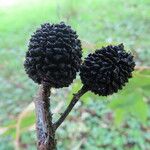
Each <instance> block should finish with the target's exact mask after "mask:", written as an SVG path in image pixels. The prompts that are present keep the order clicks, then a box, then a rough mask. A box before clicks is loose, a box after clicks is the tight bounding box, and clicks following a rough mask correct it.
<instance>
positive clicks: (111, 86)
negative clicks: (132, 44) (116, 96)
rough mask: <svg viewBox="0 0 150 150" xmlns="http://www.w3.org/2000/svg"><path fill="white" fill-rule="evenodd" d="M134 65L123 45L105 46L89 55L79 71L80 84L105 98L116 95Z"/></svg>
mask: <svg viewBox="0 0 150 150" xmlns="http://www.w3.org/2000/svg"><path fill="white" fill-rule="evenodd" d="M134 67H135V63H134V61H133V56H132V55H131V54H130V53H127V52H126V51H125V50H124V46H123V44H120V45H118V46H112V45H110V46H107V47H103V48H102V49H99V50H96V51H95V53H93V54H89V55H88V57H87V58H86V59H85V60H84V62H83V64H82V65H81V69H80V76H81V80H82V83H83V84H84V85H85V86H86V87H87V88H88V89H89V90H90V91H92V92H94V93H95V94H98V95H102V96H107V95H110V94H113V93H116V92H117V91H118V90H119V89H122V87H123V86H124V85H125V83H126V82H128V79H129V78H131V77H132V71H133V70H134Z"/></svg>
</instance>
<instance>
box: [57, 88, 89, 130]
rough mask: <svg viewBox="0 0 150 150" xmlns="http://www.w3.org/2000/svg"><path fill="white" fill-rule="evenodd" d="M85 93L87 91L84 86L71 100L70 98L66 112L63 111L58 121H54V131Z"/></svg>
mask: <svg viewBox="0 0 150 150" xmlns="http://www.w3.org/2000/svg"><path fill="white" fill-rule="evenodd" d="M87 91H88V89H87V88H86V87H85V86H83V87H82V88H81V89H80V90H79V91H78V92H77V93H76V94H74V95H73V98H72V100H71V102H70V104H69V105H68V107H67V108H66V110H65V111H64V113H63V114H62V115H61V116H60V118H59V119H58V121H56V122H55V123H54V129H55V130H56V129H57V128H58V127H59V126H60V125H61V124H62V123H63V121H64V120H65V119H66V117H67V116H68V115H69V113H70V111H71V110H72V109H73V107H74V105H75V104H76V103H77V102H78V100H79V98H80V97H81V96H82V95H84V94H85V93H86V92H87Z"/></svg>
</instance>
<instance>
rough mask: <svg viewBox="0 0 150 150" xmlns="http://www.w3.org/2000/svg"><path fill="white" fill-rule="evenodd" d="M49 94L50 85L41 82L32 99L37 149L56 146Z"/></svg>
mask: <svg viewBox="0 0 150 150" xmlns="http://www.w3.org/2000/svg"><path fill="white" fill-rule="evenodd" d="M49 96H50V87H49V86H47V85H44V84H43V85H41V86H40V88H39V91H38V93H37V95H36V97H35V100H34V103H35V111H36V118H37V119H36V131H37V138H38V139H37V140H38V142H37V148H38V150H55V146H56V142H55V133H54V130H53V125H52V114H51V111H50V99H49Z"/></svg>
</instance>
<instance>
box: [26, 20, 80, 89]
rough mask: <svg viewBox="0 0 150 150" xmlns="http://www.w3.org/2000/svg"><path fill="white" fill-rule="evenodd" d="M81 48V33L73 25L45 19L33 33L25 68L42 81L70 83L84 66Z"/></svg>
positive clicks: (38, 81)
mask: <svg viewBox="0 0 150 150" xmlns="http://www.w3.org/2000/svg"><path fill="white" fill-rule="evenodd" d="M81 50H82V49H81V42H80V40H79V39H78V35H77V34H76V32H75V31H73V30H72V29H71V27H70V26H68V25H65V23H63V22H61V23H60V24H49V23H45V24H43V25H41V28H39V29H37V30H36V32H35V33H34V34H33V35H32V36H31V39H30V42H29V48H28V51H27V53H26V59H25V62H24V67H25V71H26V73H27V74H28V76H29V77H30V78H31V79H33V81H35V82H36V83H38V84H41V83H42V82H47V83H48V84H50V85H51V86H52V87H55V88H62V87H67V86H69V85H70V84H71V83H72V81H73V79H75V78H76V73H77V71H78V70H79V68H80V64H81V57H82V51H81Z"/></svg>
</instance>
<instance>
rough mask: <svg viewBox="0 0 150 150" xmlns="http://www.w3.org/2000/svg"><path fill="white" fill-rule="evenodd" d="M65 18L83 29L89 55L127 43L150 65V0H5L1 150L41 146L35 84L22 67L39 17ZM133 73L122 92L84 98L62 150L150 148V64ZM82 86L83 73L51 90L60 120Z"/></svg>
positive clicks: (61, 136)
mask: <svg viewBox="0 0 150 150" xmlns="http://www.w3.org/2000/svg"><path fill="white" fill-rule="evenodd" d="M62 20H63V21H65V22H66V23H68V24H70V25H71V26H72V28H73V29H75V30H77V33H78V34H79V37H80V39H81V40H82V45H83V55H84V57H85V56H87V54H88V53H90V52H92V51H94V50H95V49H96V48H100V47H102V46H105V45H107V44H119V43H122V42H123V43H124V45H125V48H126V49H127V50H129V51H132V53H133V54H134V56H135V61H136V65H137V66H149V65H150V59H149V57H150V50H149V48H150V42H149V41H150V36H149V35H150V1H149V0H130V1H126V0H82V1H81V0H26V1H23V0H7V1H5V0H0V150H13V149H16V150H17V149H21V150H35V149H36V146H35V145H36V144H35V143H36V134H35V128H34V123H35V116H34V105H33V103H32V100H33V96H34V95H35V92H36V90H37V85H35V84H34V83H33V82H32V81H31V80H30V79H28V77H27V75H26V74H25V72H24V68H23V61H24V56H25V51H27V43H28V40H29V38H30V35H31V34H32V32H33V31H35V29H36V28H37V27H39V25H40V24H41V23H44V22H50V23H55V22H60V21H62ZM147 68H148V67H147ZM133 77H134V78H132V79H130V82H129V84H128V85H127V86H126V87H125V88H124V90H123V91H120V92H119V93H118V94H114V95H112V96H109V97H99V96H95V95H93V94H91V93H87V94H86V95H85V96H84V97H83V98H81V101H80V102H79V103H78V105H77V106H76V107H75V109H74V110H73V112H72V113H71V114H70V116H69V117H68V118H67V120H66V121H65V122H64V123H63V125H62V126H61V128H59V129H58V132H57V139H58V149H59V150H149V149H150V111H149V109H148V107H149V106H150V95H149V93H150V70H148V69H146V70H144V69H139V70H137V71H135V72H134V75H133ZM80 86H81V83H80V80H79V77H78V78H77V79H76V80H75V81H74V84H73V85H72V86H70V87H69V88H63V89H59V90H56V89H52V100H53V106H52V108H53V113H54V119H57V118H58V117H59V113H62V111H63V110H64V109H65V107H66V105H67V104H68V102H69V100H70V98H71V96H72V93H73V92H75V91H77V90H78V89H79V88H80Z"/></svg>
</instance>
